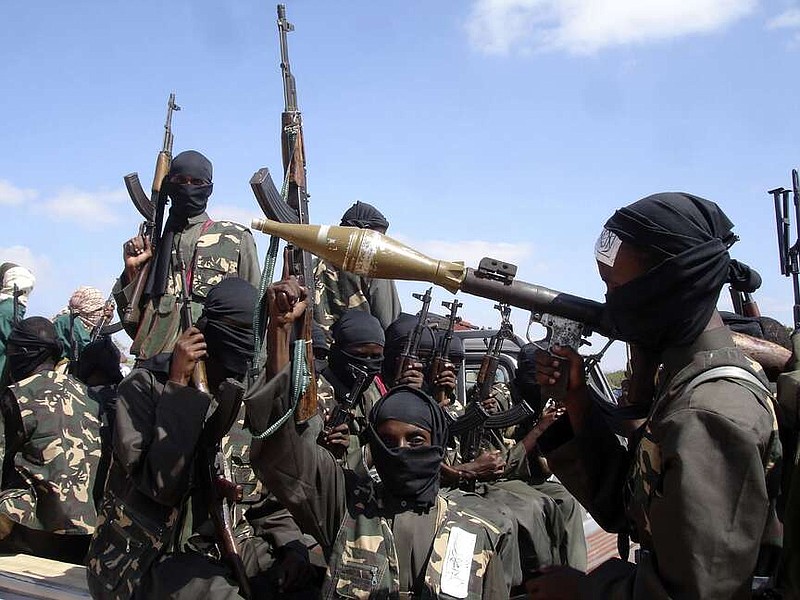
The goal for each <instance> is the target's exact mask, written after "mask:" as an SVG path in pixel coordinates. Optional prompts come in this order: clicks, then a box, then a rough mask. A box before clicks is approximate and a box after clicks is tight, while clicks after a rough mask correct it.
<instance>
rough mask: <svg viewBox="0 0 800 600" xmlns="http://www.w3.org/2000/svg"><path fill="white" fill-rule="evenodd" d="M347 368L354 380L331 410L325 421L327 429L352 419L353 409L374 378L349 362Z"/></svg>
mask: <svg viewBox="0 0 800 600" xmlns="http://www.w3.org/2000/svg"><path fill="white" fill-rule="evenodd" d="M349 368H350V370H351V371H352V372H353V375H354V376H355V381H354V383H353V385H352V387H351V388H350V391H349V392H348V393H347V395H346V396H345V397H344V399H342V400H339V401H338V402H337V403H336V405H335V406H334V407H333V410H331V414H330V417H329V418H328V420H327V421H326V423H325V429H327V430H330V429H334V428H336V427H338V426H339V425H342V424H343V423H349V422H350V421H351V420H352V419H353V409H354V408H355V406H356V404H357V403H358V401H359V400H360V399H361V395H362V394H363V393H364V391H365V390H366V389H367V388H368V387H369V384H370V383H372V380H373V379H374V375H372V376H371V375H370V374H369V373H367V372H366V371H365V370H364V369H362V368H361V367H359V366H357V365H352V364H351V365H349Z"/></svg>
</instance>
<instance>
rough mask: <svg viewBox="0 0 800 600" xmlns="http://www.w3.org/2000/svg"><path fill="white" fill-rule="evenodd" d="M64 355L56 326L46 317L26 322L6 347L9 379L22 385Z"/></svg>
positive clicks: (10, 338)
mask: <svg viewBox="0 0 800 600" xmlns="http://www.w3.org/2000/svg"><path fill="white" fill-rule="evenodd" d="M62 352H63V346H62V345H61V342H59V341H58V336H57V335H56V328H55V326H54V325H53V323H51V322H50V321H49V320H48V319H45V318H44V317H30V318H28V319H23V320H22V321H20V322H19V323H17V324H16V325H15V326H14V328H13V329H12V330H11V333H10V334H9V336H8V341H7V343H6V356H7V357H8V372H9V375H11V379H12V380H13V381H22V380H23V379H25V378H26V377H29V376H30V375H31V374H32V373H33V372H34V371H35V370H36V368H37V367H38V366H39V365H41V364H42V363H44V362H46V361H47V360H52V361H54V362H55V361H57V360H58V359H59V357H60V356H61V354H62Z"/></svg>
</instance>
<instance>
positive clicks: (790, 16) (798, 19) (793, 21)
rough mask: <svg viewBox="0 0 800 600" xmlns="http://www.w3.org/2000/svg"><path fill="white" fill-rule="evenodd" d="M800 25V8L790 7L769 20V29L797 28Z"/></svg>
mask: <svg viewBox="0 0 800 600" xmlns="http://www.w3.org/2000/svg"><path fill="white" fill-rule="evenodd" d="M798 27H800V8H790V9H789V10H787V11H786V12H783V13H781V14H779V15H778V16H777V17H774V18H772V19H770V20H769V21H767V29H797V28H798Z"/></svg>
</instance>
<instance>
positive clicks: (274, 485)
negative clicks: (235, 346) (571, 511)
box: [245, 367, 508, 598]
mask: <svg viewBox="0 0 800 600" xmlns="http://www.w3.org/2000/svg"><path fill="white" fill-rule="evenodd" d="M265 379H266V375H265V374H264V373H262V374H261V376H260V378H259V380H258V381H257V382H256V384H255V385H254V386H253V387H252V388H251V389H250V390H248V392H247V394H246V395H245V403H246V404H247V410H248V416H249V418H250V423H251V426H252V427H253V428H254V430H256V431H263V430H265V429H266V428H267V427H268V426H269V425H270V424H271V423H274V422H275V421H276V420H277V419H278V418H279V417H280V415H282V414H283V413H284V412H285V411H286V409H287V407H288V406H289V402H290V401H289V399H288V398H287V396H288V387H289V369H288V367H287V368H286V369H284V370H283V371H282V372H281V373H279V374H278V375H277V376H276V377H275V378H273V379H272V380H271V381H269V382H267V381H266V380H265ZM317 418H318V417H314V419H317ZM310 432H311V433H312V435H309V433H310ZM251 457H252V460H253V465H254V467H255V469H256V472H257V473H258V474H259V476H260V477H261V478H262V479H264V481H265V483H266V484H267V485H268V486H269V487H270V489H273V490H275V493H276V495H277V496H278V497H279V499H280V500H281V501H282V502H283V503H284V504H285V505H286V506H287V507H288V508H289V510H290V511H291V512H292V514H293V515H294V516H295V518H296V519H297V521H298V523H299V524H300V526H301V527H302V528H303V530H304V531H306V532H308V533H309V534H311V535H312V536H313V537H314V538H315V539H316V540H317V541H318V542H319V543H320V544H321V545H322V548H323V552H324V553H325V557H326V559H327V562H328V574H327V578H326V583H325V588H324V596H325V597H328V598H336V597H343V596H344V597H356V598H400V597H410V596H409V593H408V590H410V591H413V592H416V594H415V596H414V597H421V598H439V597H448V596H446V595H445V592H446V591H447V589H444V590H443V589H442V588H448V586H449V585H451V584H452V577H451V575H452V572H453V569H454V567H456V566H457V565H460V566H461V567H462V569H461V570H459V569H457V568H456V569H455V570H457V571H458V572H459V574H460V576H461V577H462V579H460V581H461V583H462V584H463V590H464V595H462V596H460V597H468V598H507V597H508V587H507V585H506V583H505V577H504V575H503V570H502V567H501V564H500V560H501V559H500V557H499V556H498V552H499V550H498V548H500V547H501V546H502V545H503V542H504V541H505V540H503V539H502V537H503V536H502V534H501V533H500V532H499V530H498V529H497V528H496V527H495V526H494V525H492V524H491V523H488V522H487V521H485V520H483V519H481V518H480V517H478V516H476V515H473V514H471V513H469V511H467V510H464V509H461V508H459V507H458V506H457V505H456V504H454V503H452V502H450V501H447V500H445V499H444V498H442V497H441V496H440V497H439V499H438V501H437V505H436V506H435V507H434V508H432V509H431V510H430V511H428V513H427V514H417V513H415V512H413V511H404V512H399V513H391V512H389V511H384V507H383V505H382V501H381V495H380V487H379V486H377V484H375V483H374V482H372V481H371V480H369V479H368V478H364V477H361V476H359V475H357V474H355V473H354V472H352V471H349V470H343V469H341V468H340V467H339V465H338V464H337V463H336V461H335V460H334V458H333V457H332V456H331V454H330V453H329V452H328V451H326V450H324V449H323V448H320V447H319V446H317V444H316V441H315V439H314V436H313V429H312V428H310V427H306V426H294V425H293V424H291V423H290V424H288V425H285V426H283V427H281V428H280V429H278V431H276V432H275V433H274V434H273V435H272V436H270V437H267V438H265V439H263V440H256V441H254V443H253V447H252V449H251ZM459 536H464V537H466V538H467V540H468V541H469V542H470V543H469V544H467V547H468V551H469V553H470V556H471V558H472V561H471V564H470V568H469V571H468V572H467V570H466V569H465V568H463V567H464V564H465V563H464V561H463V559H464V554H461V555H460V558H461V559H462V560H461V562H459V561H458V560H456V559H457V558H458V557H456V556H455V553H453V554H450V552H451V550H452V549H451V541H452V546H456V545H457V544H456V540H458V539H459ZM409 545H411V546H413V550H412V552H411V557H410V559H409V561H410V562H407V561H406V560H405V558H407V553H408V550H409ZM462 549H463V548H462ZM443 557H447V559H444V560H443ZM418 574H419V575H420V577H417V575H418ZM443 579H444V580H446V582H447V583H444V582H443ZM417 595H418V596H417Z"/></svg>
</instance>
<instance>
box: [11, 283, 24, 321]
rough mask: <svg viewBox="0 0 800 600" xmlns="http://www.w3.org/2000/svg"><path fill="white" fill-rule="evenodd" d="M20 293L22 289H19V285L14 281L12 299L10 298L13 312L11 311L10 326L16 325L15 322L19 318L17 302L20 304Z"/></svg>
mask: <svg viewBox="0 0 800 600" xmlns="http://www.w3.org/2000/svg"><path fill="white" fill-rule="evenodd" d="M21 295H22V290H20V289H19V286H18V285H17V284H16V283H15V284H14V299H13V300H12V303H13V307H12V308H13V312H12V316H11V326H12V327H13V326H14V325H16V324H17V323H19V321H20V318H19V313H20V310H19V304H20V302H19V297H20V296H21Z"/></svg>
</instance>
